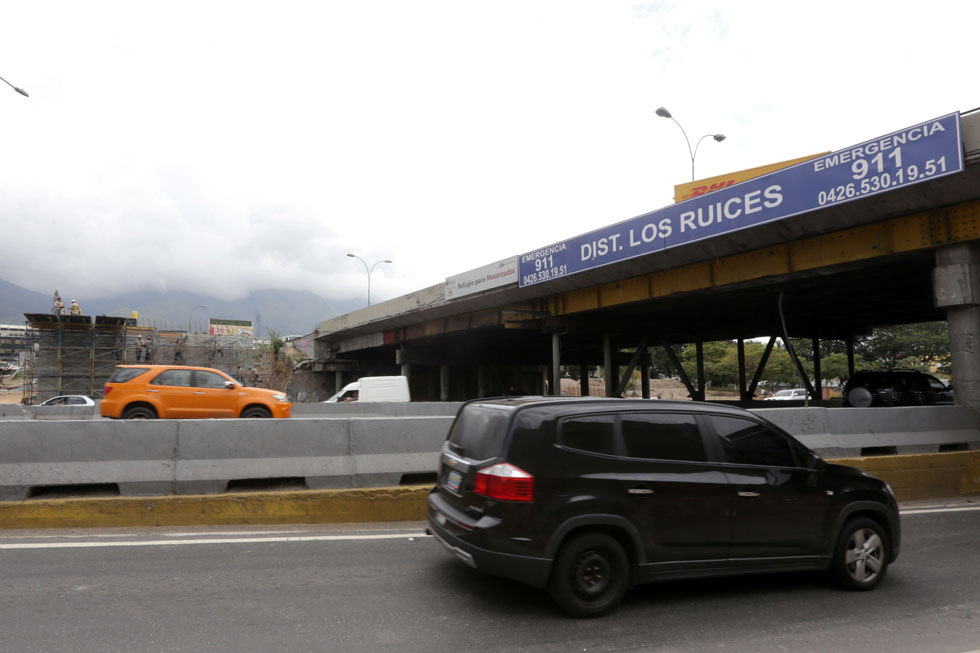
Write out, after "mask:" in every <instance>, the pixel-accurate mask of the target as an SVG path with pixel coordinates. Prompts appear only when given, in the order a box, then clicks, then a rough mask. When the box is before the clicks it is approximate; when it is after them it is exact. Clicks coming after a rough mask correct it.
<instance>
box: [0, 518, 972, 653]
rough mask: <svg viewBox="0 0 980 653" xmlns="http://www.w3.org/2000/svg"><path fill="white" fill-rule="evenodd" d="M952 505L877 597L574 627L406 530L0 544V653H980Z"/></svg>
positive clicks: (90, 537)
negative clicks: (975, 652) (519, 652)
mask: <svg viewBox="0 0 980 653" xmlns="http://www.w3.org/2000/svg"><path fill="white" fill-rule="evenodd" d="M949 508H954V510H952V511H942V512H938V511H933V510H928V509H926V510H925V511H921V512H905V513H904V517H903V526H904V532H905V540H904V544H903V551H902V555H901V557H900V558H899V560H898V562H897V563H896V565H895V566H893V567H892V568H891V569H890V570H889V575H888V577H887V578H886V579H885V581H884V583H883V584H882V585H881V586H880V587H879V588H878V589H877V590H875V591H873V592H868V593H849V592H843V591H840V590H837V589H834V588H832V587H830V586H828V585H827V584H826V583H825V582H824V578H823V576H822V575H819V574H794V575H779V576H762V577H754V578H741V579H725V580H711V581H696V582H691V581H687V582H677V583H664V584H658V585H647V586H644V587H640V588H636V589H634V590H632V591H631V592H630V593H629V594H628V595H627V598H626V601H625V602H624V604H623V606H622V607H621V608H620V609H619V610H618V611H617V612H615V613H614V614H612V615H610V616H608V617H606V618H603V619H599V620H584V621H581V620H575V619H570V618H567V617H565V616H563V615H562V614H560V613H559V612H557V611H556V610H555V609H554V608H553V607H552V606H551V604H550V602H549V600H548V598H547V596H546V595H545V594H544V593H543V592H540V591H537V590H532V589H530V588H527V587H525V586H523V585H521V584H519V583H515V582H511V581H505V580H500V579H495V578H491V577H487V576H484V575H482V574H480V573H478V572H476V571H474V570H472V569H469V568H468V567H465V566H463V565H462V564H460V563H458V562H457V561H455V560H454V559H452V558H450V557H449V555H448V554H446V553H445V552H444V551H443V550H442V548H441V547H440V546H439V545H438V544H437V543H436V542H434V541H433V540H432V539H431V538H428V537H425V536H423V535H422V532H421V529H422V527H423V525H422V524H418V523H412V524H395V525H391V524H377V525H345V526H306V527H303V526H289V527H281V528H269V527H250V528H240V527H239V528H222V529H214V528H211V529H204V528H197V529H152V530H141V531H132V530H125V531H123V530H97V531H89V530H76V531H70V532H69V531H57V532H52V531H34V532H24V531H8V532H0V569H2V570H3V571H2V574H3V576H2V578H3V583H2V585H0V615H2V627H0V651H11V652H13V651H17V652H22V651H23V652H29V651H381V650H399V651H440V652H444V653H450V652H452V651H474V650H522V651H622V650H644V651H708V650H714V651H722V652H725V653H729V652H740V651H787V650H788V651H831V650H834V651H836V650H848V649H849V650H854V651H861V652H862V653H874V652H877V651H887V652H888V653H900V652H904V651H915V652H917V653H918V652H921V651H950V652H957V653H960V652H964V651H973V650H977V649H980V545H978V543H980V505H977V504H975V503H974V504H970V503H968V502H963V501H960V502H957V504H956V505H955V506H952V505H951V506H949ZM354 538H357V539H354Z"/></svg>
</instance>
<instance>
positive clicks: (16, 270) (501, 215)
mask: <svg viewBox="0 0 980 653" xmlns="http://www.w3.org/2000/svg"><path fill="white" fill-rule="evenodd" d="M978 12H980V10H978V9H977V8H975V7H973V5H970V4H964V3H959V2H950V1H944V0H940V1H938V2H933V3H930V4H929V5H928V6H923V5H921V3H916V4H912V3H907V2H882V1H874V2H863V3H854V2H850V3H845V2H841V1H838V0H832V1H829V2H824V3H821V4H819V5H799V4H792V3H779V2H739V3H725V2H720V1H711V2H707V1H706V2H685V3H681V2H673V3H672V2H655V3H649V4H643V5H636V4H634V3H627V2H602V3H597V2H558V1H546V2H497V3H485V4H476V3H460V2H424V1H422V2H413V3H405V2H371V3H361V2H333V3H317V2H286V3H277V4H275V5H272V4H269V3H257V2H208V3H191V2H174V3H168V4H166V5H159V4H156V5H150V4H146V3H133V2H101V1H95V2H90V3H83V4H78V3H70V2H53V1H47V2H46V1H44V0H41V1H39V2H32V3H21V4H18V5H16V6H13V7H12V8H8V12H7V15H6V17H5V23H6V24H7V25H8V29H7V30H6V31H5V37H4V39H3V41H2V42H0V75H3V76H4V77H6V78H7V79H9V80H11V82H13V83H14V84H16V85H18V86H22V87H24V88H25V89H27V90H28V91H29V92H30V93H31V97H30V98H29V99H27V98H23V97H21V96H19V95H17V94H15V93H13V92H12V91H10V90H9V89H2V88H0V115H2V116H3V121H2V126H0V133H2V135H3V138H2V139H0V142H2V143H3V148H2V150H0V152H2V154H0V230H2V233H3V234H4V247H3V248H2V249H3V252H4V255H3V257H0V278H2V279H6V280H8V281H12V282H14V283H17V284H19V285H22V286H26V287H29V288H32V289H36V290H40V291H43V292H48V291H49V290H50V289H52V288H54V287H60V288H64V287H67V286H68V285H71V284H77V286H78V289H77V290H73V291H72V292H75V293H76V294H78V295H81V294H83V292H85V293H87V294H88V295H89V296H92V297H96V296H99V295H108V294H112V293H116V292H121V291H125V290H132V289H136V288H138V287H143V286H150V287H158V288H174V289H185V290H190V291H197V292H203V293H207V294H214V295H217V296H219V297H226V298H229V299H230V298H234V297H238V296H241V295H242V294H245V293H247V292H248V291H249V290H250V289H254V288H263V287H281V286H288V287H296V288H303V289H308V290H311V291H313V292H316V293H318V294H320V295H323V296H325V297H329V298H337V299H346V298H354V297H361V296H362V295H363V293H364V288H365V285H366V284H365V278H364V271H363V267H362V266H360V264H359V263H358V262H357V261H354V260H352V259H349V258H347V257H346V256H345V254H346V253H347V252H354V253H357V254H358V255H359V256H362V257H363V258H364V259H365V260H368V261H369V262H373V261H376V260H381V259H386V258H387V259H391V260H392V261H393V263H392V264H390V265H381V266H379V267H378V269H377V270H376V271H375V273H374V275H373V276H372V299H374V300H375V301H377V300H380V299H384V298H386V297H391V296H395V295H399V294H403V293H406V292H410V291H412V290H416V289H418V288H421V287H424V286H428V285H431V284H433V283H437V282H439V281H440V280H442V279H443V278H445V277H447V276H450V275H453V274H456V273H459V272H462V271H464V270H467V269H471V268H475V267H478V266H480V265H483V264H486V263H488V262H491V261H495V260H498V259H501V258H504V257H506V256H511V255H516V254H520V253H522V252H523V251H527V250H530V249H533V248H535V247H538V246H541V245H545V244H548V243H551V242H554V241H556V240H560V239H563V238H566V237H569V236H573V235H576V234H578V233H582V232H584V231H588V230H590V229H593V228H596V227H598V226H601V225H605V224H610V223H613V222H618V221H620V220H623V219H626V218H629V217H632V216H634V215H637V214H640V213H643V212H645V211H649V210H652V209H656V208H659V207H660V206H663V205H664V204H667V203H669V202H670V201H671V198H672V195H673V184H674V183H678V182H682V181H685V180H686V179H687V177H688V175H689V168H690V159H689V157H688V153H687V147H686V145H685V143H684V140H683V137H682V135H681V133H680V131H679V130H678V129H677V128H676V126H675V125H673V124H671V123H670V121H666V120H663V119H660V118H657V117H656V116H655V115H654V114H653V109H654V108H656V107H657V106H660V105H664V106H667V107H668V108H669V109H670V110H671V111H672V112H673V113H674V115H675V117H676V118H677V119H678V120H679V121H680V122H681V124H683V125H684V128H685V129H686V130H687V132H688V135H689V136H690V137H691V139H692V141H694V142H696V140H697V139H698V138H699V137H700V136H701V135H702V134H705V133H714V132H722V133H725V134H726V135H727V136H728V140H726V141H725V142H724V143H720V144H718V143H715V142H713V141H710V140H707V141H705V142H704V143H702V147H701V149H699V151H698V158H697V173H698V175H699V176H711V175H715V174H720V173H722V172H726V171H730V170H738V169H743V168H748V167H753V166H757V165H762V164H765V163H769V162H772V161H779V160H783V159H788V158H793V157H797V156H801V155H804V154H810V153H814V152H818V151H823V150H828V149H837V148H841V147H845V146H847V145H850V144H852V143H856V142H859V141H862V140H866V139H869V138H872V137H874V136H877V135H880V134H883V133H886V132H889V131H892V130H894V129H897V128H900V127H903V126H906V125H909V124H914V123H916V122H919V121H922V120H925V119H928V118H931V117H935V116H938V115H941V114H945V113H947V112H949V111H953V110H957V109H970V108H972V107H973V106H974V105H976V104H978V102H977V99H976V96H975V94H974V93H973V92H972V87H971V85H970V84H969V80H968V79H967V78H964V77H963V75H962V71H963V62H964V61H970V60H972V58H973V54H972V50H971V47H972V46H971V44H972V34H971V33H970V30H971V26H972V25H973V24H975V22H976V18H977V15H976V14H977V13H978ZM7 91H9V92H7Z"/></svg>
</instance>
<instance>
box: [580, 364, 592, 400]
mask: <svg viewBox="0 0 980 653" xmlns="http://www.w3.org/2000/svg"><path fill="white" fill-rule="evenodd" d="M578 383H579V392H581V393H582V396H583V397H588V396H589V394H590V393H589V366H588V365H586V364H585V363H582V364H581V365H579V366H578Z"/></svg>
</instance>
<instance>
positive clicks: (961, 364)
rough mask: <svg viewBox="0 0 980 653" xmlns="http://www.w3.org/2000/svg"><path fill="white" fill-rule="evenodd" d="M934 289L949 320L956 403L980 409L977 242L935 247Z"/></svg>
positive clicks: (979, 263) (979, 254) (979, 252)
mask: <svg viewBox="0 0 980 653" xmlns="http://www.w3.org/2000/svg"><path fill="white" fill-rule="evenodd" d="M933 292H934V294H935V299H936V306H938V307H940V308H945V309H946V320H947V322H948V323H949V351H950V354H951V358H952V363H953V388H954V393H955V396H956V403H957V404H962V405H966V406H970V407H972V408H974V409H977V410H980V246H978V245H976V244H972V243H963V244H957V245H949V246H947V247H943V248H941V249H939V250H937V251H936V268H935V270H933Z"/></svg>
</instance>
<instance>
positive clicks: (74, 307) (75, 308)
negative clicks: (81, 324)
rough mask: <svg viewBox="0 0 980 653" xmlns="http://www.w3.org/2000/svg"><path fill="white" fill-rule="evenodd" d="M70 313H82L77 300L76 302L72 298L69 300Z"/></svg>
mask: <svg viewBox="0 0 980 653" xmlns="http://www.w3.org/2000/svg"><path fill="white" fill-rule="evenodd" d="M71 314H72V315H81V314H82V307H81V306H79V305H78V302H76V301H75V300H74V299H73V300H71Z"/></svg>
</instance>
